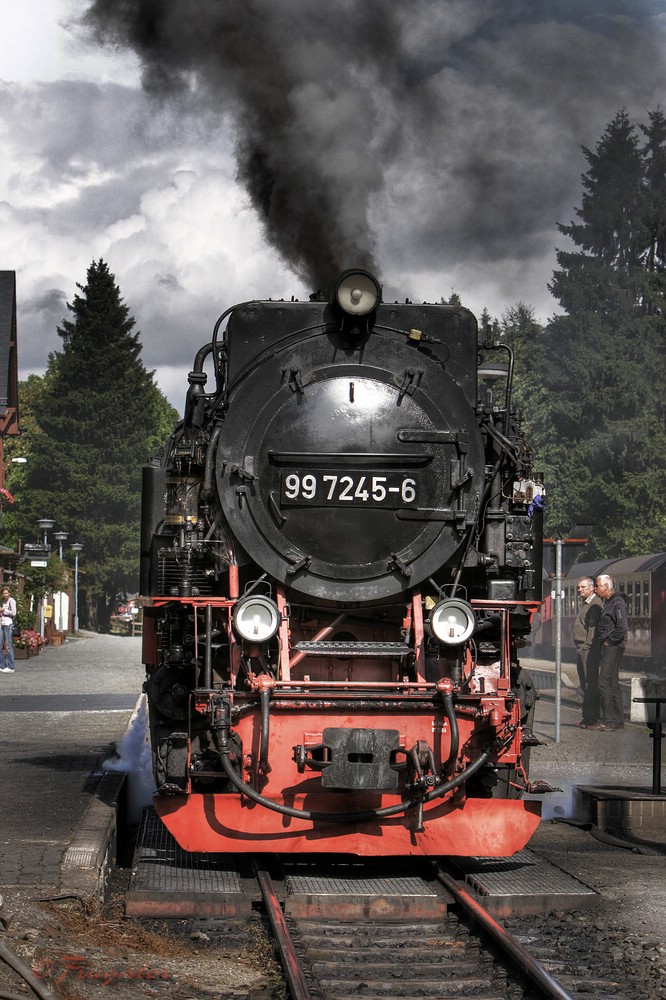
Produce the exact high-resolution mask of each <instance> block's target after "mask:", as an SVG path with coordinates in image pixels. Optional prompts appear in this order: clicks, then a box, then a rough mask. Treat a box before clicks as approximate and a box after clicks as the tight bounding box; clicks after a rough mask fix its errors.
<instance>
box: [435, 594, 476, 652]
mask: <svg viewBox="0 0 666 1000" xmlns="http://www.w3.org/2000/svg"><path fill="white" fill-rule="evenodd" d="M428 626H429V628H430V632H431V633H432V635H433V636H434V637H435V639H437V641H438V642H441V643H442V645H444V646H459V645H461V643H463V642H467V640H468V639H469V637H470V636H471V634H472V633H473V631H474V629H475V628H476V618H475V616H474V611H473V610H472V608H471V606H470V605H469V604H468V603H467V601H461V600H460V599H459V598H457V597H449V598H446V599H445V600H443V601H440V602H439V604H436V605H435V607H434V608H433V609H432V611H431V612H430V620H429V622H428Z"/></svg>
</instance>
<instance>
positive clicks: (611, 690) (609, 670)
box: [599, 646, 624, 724]
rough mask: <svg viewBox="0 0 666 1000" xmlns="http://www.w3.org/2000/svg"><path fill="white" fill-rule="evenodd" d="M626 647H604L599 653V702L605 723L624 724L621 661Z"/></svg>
mask: <svg viewBox="0 0 666 1000" xmlns="http://www.w3.org/2000/svg"><path fill="white" fill-rule="evenodd" d="M623 655H624V646H602V647H601V649H600V651H599V700H600V705H601V718H602V720H603V721H604V722H613V723H618V724H619V723H623V722H624V706H623V704H622V693H621V691H620V661H621V659H622V657H623Z"/></svg>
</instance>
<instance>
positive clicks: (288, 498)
mask: <svg viewBox="0 0 666 1000" xmlns="http://www.w3.org/2000/svg"><path fill="white" fill-rule="evenodd" d="M417 499H418V493H417V481H416V479H415V478H414V476H406V475H403V473H401V472H386V473H384V474H383V475H378V474H376V473H373V474H365V473H362V472H358V471H354V472H340V471H333V470H327V469H316V470H315V471H313V472H283V473H282V491H281V501H282V504H283V506H299V507H301V506H304V505H305V506H307V505H309V504H312V505H313V506H316V507H415V506H416V503H417Z"/></svg>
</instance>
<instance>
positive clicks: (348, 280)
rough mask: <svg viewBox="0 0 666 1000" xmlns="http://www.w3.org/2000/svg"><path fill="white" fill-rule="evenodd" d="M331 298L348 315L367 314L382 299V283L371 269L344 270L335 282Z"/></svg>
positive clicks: (372, 310)
mask: <svg viewBox="0 0 666 1000" xmlns="http://www.w3.org/2000/svg"><path fill="white" fill-rule="evenodd" d="M331 300H332V301H333V302H335V303H336V304H337V305H338V306H339V308H340V309H342V311H343V312H344V313H346V314H347V315H348V316H367V315H368V314H369V313H371V312H374V310H375V309H376V308H377V306H378V305H379V303H380V302H381V301H382V289H381V285H380V284H379V282H378V281H377V279H376V278H374V277H373V276H372V275H371V274H370V272H369V271H361V270H351V271H343V272H342V274H340V275H338V277H337V278H336V279H335V281H334V282H333V288H332V295H331Z"/></svg>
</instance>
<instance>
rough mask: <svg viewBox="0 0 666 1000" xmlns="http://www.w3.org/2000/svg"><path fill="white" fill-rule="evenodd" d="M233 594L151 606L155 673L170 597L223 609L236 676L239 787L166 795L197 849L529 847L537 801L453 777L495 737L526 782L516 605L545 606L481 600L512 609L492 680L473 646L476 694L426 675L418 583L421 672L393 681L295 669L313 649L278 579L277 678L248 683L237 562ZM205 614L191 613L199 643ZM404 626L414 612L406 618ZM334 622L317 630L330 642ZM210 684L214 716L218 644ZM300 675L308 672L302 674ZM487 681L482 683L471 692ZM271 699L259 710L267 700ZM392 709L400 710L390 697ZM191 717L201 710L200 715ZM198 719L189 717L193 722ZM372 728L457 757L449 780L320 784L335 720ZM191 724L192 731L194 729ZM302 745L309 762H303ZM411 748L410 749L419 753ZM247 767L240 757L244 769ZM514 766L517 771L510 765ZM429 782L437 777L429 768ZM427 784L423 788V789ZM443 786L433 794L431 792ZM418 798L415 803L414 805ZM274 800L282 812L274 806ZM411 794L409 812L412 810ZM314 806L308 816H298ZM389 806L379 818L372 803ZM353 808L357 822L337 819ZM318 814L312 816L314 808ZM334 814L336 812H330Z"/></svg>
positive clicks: (180, 837)
mask: <svg viewBox="0 0 666 1000" xmlns="http://www.w3.org/2000/svg"><path fill="white" fill-rule="evenodd" d="M229 576H230V579H229V591H230V594H231V595H232V596H230V597H228V598H225V597H184V598H174V597H154V598H152V599H151V600H150V602H149V603H148V606H147V607H146V609H145V615H144V633H143V659H144V663H145V664H146V667H147V669H148V672H149V673H150V671H151V670H152V669H155V668H156V666H157V664H158V662H159V631H158V627H157V625H158V621H159V617H160V615H161V609H162V608H164V606H165V605H167V604H170V603H173V602H178V603H180V604H184V605H189V606H191V607H192V608H193V609H194V610H195V612H196V610H197V609H203V610H205V613H206V615H207V616H210V619H212V616H213V614H217V615H218V616H219V617H220V618H223V617H224V615H225V612H226V619H227V621H226V629H227V632H228V635H229V639H230V644H231V677H230V681H229V683H228V684H225V685H224V691H225V696H226V697H227V698H228V699H229V700H230V701H231V702H232V703H233V705H234V706H236V708H238V709H239V715H240V717H239V718H238V720H237V721H236V722H235V723H234V730H235V731H236V733H237V734H238V736H239V737H240V739H241V741H242V747H243V760H242V762H237V764H240V771H241V778H240V779H239V784H238V790H236V791H230V792H211V793H207V792H205V791H204V792H202V791H192V790H191V787H188V788H187V789H184V794H178V795H168V796H163V795H157V796H155V798H154V805H155V809H156V812H157V814H158V815H159V816H160V818H161V819H162V821H163V822H164V824H165V826H166V827H167V829H168V830H169V831H170V833H171V834H172V835H173V836H174V837H175V839H176V840H177V842H178V843H179V844H180V846H181V847H183V848H184V849H185V850H188V851H213V852H222V851H231V852H238V853H252V852H280V853H284V852H286V851H291V852H303V853H312V852H315V853H333V852H336V853H337V852H339V853H352V854H358V855H365V856H368V855H376V856H391V855H428V856H433V855H435V856H436V855H452V856H455V855H458V856H460V855H462V856H469V855H496V856H508V855H511V854H514V853H515V852H516V851H518V850H520V849H522V848H523V847H524V846H525V844H526V843H527V842H528V840H529V839H530V837H531V836H532V835H533V833H534V832H535V830H536V828H537V826H538V824H539V821H540V815H541V807H540V803H538V802H535V801H531V800H525V799H518V798H494V797H488V798H482V797H479V798H475V797H470V796H468V795H467V792H466V785H465V782H464V781H461V782H460V783H458V784H456V783H455V781H456V780H457V779H456V778H455V776H456V775H457V776H459V775H460V774H461V772H463V771H465V769H466V768H468V767H469V766H470V763H473V761H474V759H475V758H476V757H478V755H479V753H480V752H481V751H482V750H483V749H484V747H485V748H486V749H487V748H488V746H489V740H490V737H491V736H492V740H493V741H494V742H493V749H492V752H491V753H490V754H489V755H488V760H489V762H490V763H500V764H501V765H502V766H504V767H509V768H512V769H515V774H516V776H517V777H518V778H519V779H521V778H522V779H524V781H521V785H523V784H524V785H527V779H526V776H525V773H524V771H523V768H522V757H521V736H522V733H521V728H520V704H519V699H518V697H517V695H516V694H515V693H514V692H513V691H512V690H511V679H510V665H511V650H512V640H511V635H510V612H511V610H512V609H514V608H519V607H520V608H522V609H525V610H528V611H530V612H532V613H533V612H535V611H536V610H538V607H539V604H538V602H517V601H516V602H510V601H490V600H472V601H471V602H470V603H471V605H472V607H473V608H474V610H475V612H481V613H483V612H484V611H492V612H494V613H499V614H500V616H501V619H502V650H501V655H500V667H499V674H498V676H497V677H496V678H495V679H494V680H493V682H492V686H493V689H492V690H490V691H484V690H482V688H483V686H484V682H483V681H481V682H480V683H479V682H476V684H475V683H474V682H473V681H472V682H471V683H470V679H471V678H472V677H473V675H474V667H475V666H476V664H475V662H474V659H473V657H472V654H471V647H470V646H468V647H467V648H466V652H465V667H464V670H463V675H464V676H466V677H467V680H468V683H467V692H466V693H461V691H460V689H458V690H456V691H454V690H453V684H452V682H451V681H450V680H448V679H447V678H442V679H440V680H438V681H435V682H433V681H428V680H427V679H426V663H425V646H426V638H427V636H426V631H425V627H424V619H423V604H422V595H421V592H420V590H415V591H413V592H412V594H411V602H410V603H409V604H408V605H407V610H406V618H407V620H408V623H409V626H410V629H411V630H412V635H413V655H414V668H413V674H414V676H415V679H414V680H407V679H402V680H400V679H397V678H396V679H394V680H391V681H370V680H367V681H359V680H333V681H331V680H328V681H322V680H315V681H313V680H310V679H309V677H308V675H307V674H303V677H302V678H299V679H297V678H295V677H294V676H293V673H294V671H295V668H296V667H298V666H299V665H301V664H302V661H303V659H304V658H305V657H306V656H307V654H306V653H298V652H296V653H294V652H292V642H291V639H292V637H291V634H290V625H289V617H288V612H289V608H288V603H287V596H286V592H285V589H284V587H282V586H278V587H277V588H276V601H277V605H278V608H279V610H280V614H281V619H280V626H279V631H278V642H279V664H278V670H277V676H276V677H273V676H271V675H270V674H268V673H259V674H250V676H249V679H248V682H247V683H246V685H245V689H241V688H240V687H238V686H237V685H238V680H239V675H240V669H239V668H240V659H241V643H239V642H238V640H237V639H236V638H235V636H234V630H233V628H232V611H233V608H234V607H235V605H236V603H237V599H238V579H237V570H236V569H235V568H233V567H232V569H231V570H230V574H229ZM197 619H198V616H197V614H196V613H195V614H194V623H195V637H194V638H195V644H196V643H197V640H198V636H197V633H196V630H197V627H198V626H197ZM404 624H405V622H403V625H404ZM327 631H330V626H329V627H328V628H325V629H324V630H323V631H322V633H320V634H318V635H317V636H316V637H315V638H323V637H324V633H326V632H327ZM204 666H205V671H204V673H205V684H204V687H203V688H197V689H196V690H194V691H193V692H192V695H191V697H192V699H193V701H194V705H193V708H194V715H195V718H196V715H197V714H203V715H208V716H209V717H210V718H211V719H212V718H213V716H214V715H215V713H216V712H219V710H220V704H221V700H220V688H219V687H218V688H215V687H214V685H213V676H212V668H211V664H210V652H208V653H207V654H206V663H205V665H204ZM299 672H300V671H299ZM475 687H476V690H475V689H474V688H475ZM446 696H448V697H450V698H451V702H450V704H452V705H453V711H454V712H455V720H456V723H457V728H458V734H457V736H458V738H459V739H458V746H459V748H460V749H459V752H456V759H455V760H453V761H451V760H450V759H449V755H450V752H451V743H452V733H451V724H450V721H449V718H447V714H446V712H445V709H444V698H445V697H446ZM262 700H263V704H264V705H266V704H269V705H270V710H268V709H266V711H270V730H269V731H265V732H264V730H267V729H268V715H265V716H264V718H263V719H262V708H261V703H262ZM387 706H390V707H387ZM190 718H191V715H190ZM190 725H191V723H190V722H188V726H190ZM332 725H334V726H339V727H346V728H349V727H355V728H358V729H366V730H377V729H379V730H381V729H395V728H396V727H397V728H398V730H399V734H400V735H399V742H400V748H401V750H403V751H404V752H405V753H408V752H409V748H412V747H416V746H419V747H423V748H424V749H425V748H426V744H427V748H428V749H427V750H426V755H427V754H428V753H430V752H431V757H430V759H431V760H432V761H433V763H434V764H435V767H433V769H432V770H433V773H439V772H441V771H442V769H443V767H444V768H446V766H447V765H450V773H451V775H452V777H453V781H452V784H453V785H454V787H452V788H451V789H450V790H448V791H446V792H445V793H444V794H442V795H441V796H440V795H439V794H437V795H436V797H434V798H432V799H428V798H425V797H423V796H422V798H421V802H420V804H419V803H417V802H416V800H415V799H414V798H413V797H412V800H411V802H408V799H409V796H408V797H407V799H406V797H405V792H404V789H403V791H402V792H401V791H400V790H398V791H396V792H393V791H391V792H382V791H372V792H367V791H361V790H345V791H337V790H333V789H323V788H322V786H321V779H320V777H319V775H318V774H317V773H316V771H315V770H309V769H308V768H307V766H306V765H305V764H304V760H306V759H307V758H308V755H309V753H310V752H311V751H312V750H313V748H316V747H318V746H319V745H321V742H322V734H323V731H324V729H326V728H327V726H332ZM188 733H191V730H188ZM262 740H265V755H266V756H265V759H266V761H267V766H263V767H262V766H260V763H259V762H260V760H261V759H262V753H261V752H260V744H261V743H262ZM299 751H300V756H301V758H302V759H301V761H300V766H299V761H298V760H297V757H298V753H299ZM412 753H413V751H412ZM237 770H238V767H237ZM511 773H514V772H513V771H512V772H511ZM423 780H424V783H425V782H426V778H425V777H424V779H423ZM424 787H425V785H424ZM431 794H432V795H433V796H435V793H434V792H432V793H431ZM406 802H407V803H408V804H405V803H406ZM271 804H273V805H274V806H275V809H278V810H281V811H275V809H274V808H271ZM401 804H402V805H403V806H404V808H401ZM301 810H304V811H305V817H303V818H301V816H300V815H299V812H300V811H301ZM376 811H379V813H383V815H381V818H375V816H374V813H375V812H376ZM350 812H351V813H353V814H355V815H356V820H355V822H353V823H347V824H345V823H342V822H338V821H337V820H336V816H338V815H339V814H341V813H350ZM312 813H314V818H309V816H310V814H312ZM327 815H328V816H330V817H331V818H330V819H327V818H326V816H327Z"/></svg>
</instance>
